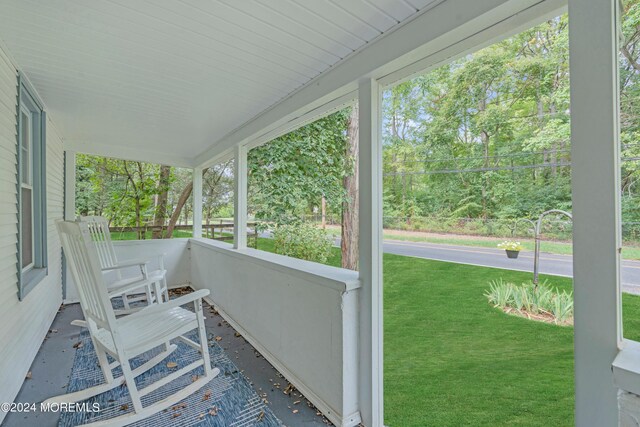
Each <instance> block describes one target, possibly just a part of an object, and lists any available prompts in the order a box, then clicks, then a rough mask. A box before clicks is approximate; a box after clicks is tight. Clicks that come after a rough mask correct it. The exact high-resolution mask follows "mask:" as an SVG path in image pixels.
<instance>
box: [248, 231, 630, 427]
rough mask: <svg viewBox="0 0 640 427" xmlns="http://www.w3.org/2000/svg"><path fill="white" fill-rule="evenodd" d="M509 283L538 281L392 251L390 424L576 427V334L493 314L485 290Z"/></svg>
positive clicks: (387, 376)
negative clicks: (500, 280)
mask: <svg viewBox="0 0 640 427" xmlns="http://www.w3.org/2000/svg"><path fill="white" fill-rule="evenodd" d="M259 248H260V249H263V250H272V249H273V245H272V242H270V241H269V240H266V239H261V241H260V243H259ZM329 263H330V264H332V265H339V263H340V253H339V250H338V249H337V248H335V249H334V252H333V254H332V257H331V259H330V260H329ZM500 277H501V278H503V279H505V280H509V281H513V282H516V283H520V282H523V281H527V280H529V279H530V278H531V275H530V274H528V273H522V272H514V271H508V270H500V269H494V268H485V267H476V266H469V265H462V264H453V263H447V262H441V261H431V260H425V259H417V258H409V257H403V256H399V255H391V254H385V255H384V331H385V336H384V369H385V372H384V383H385V389H384V393H385V397H384V402H385V425H388V426H390V427H405V426H462V425H470V426H481V425H486V426H498V425H499V426H512V425H521V426H570V425H573V397H574V384H573V328H572V327H560V326H555V325H550V324H545V323H540V322H533V321H529V320H527V319H523V318H518V317H514V316H509V315H506V314H504V313H502V312H501V311H500V310H498V309H495V308H492V307H491V306H490V305H489V304H488V303H487V300H486V298H485V297H484V295H483V294H484V291H485V289H487V287H488V285H487V283H488V282H489V281H490V280H493V279H496V278H500ZM542 278H543V279H547V280H548V281H549V283H550V284H551V285H552V286H558V287H560V288H562V289H570V288H571V279H567V278H560V277H553V276H544V277H542ZM623 309H624V312H625V316H624V326H625V331H626V332H625V336H626V337H627V338H631V339H636V340H640V298H639V297H636V296H631V295H626V294H625V295H624V297H623Z"/></svg>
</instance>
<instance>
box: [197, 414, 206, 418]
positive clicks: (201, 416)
mask: <svg viewBox="0 0 640 427" xmlns="http://www.w3.org/2000/svg"><path fill="white" fill-rule="evenodd" d="M206 415H207V414H200V415H198V418H199V419H203V418H204V417H205V416H206Z"/></svg>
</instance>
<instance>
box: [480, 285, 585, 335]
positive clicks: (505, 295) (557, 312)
mask: <svg viewBox="0 0 640 427" xmlns="http://www.w3.org/2000/svg"><path fill="white" fill-rule="evenodd" d="M485 296H486V297H487V299H488V300H489V303H491V304H493V306H494V307H499V308H501V309H503V310H504V311H506V312H508V313H513V314H519V315H521V316H525V317H529V318H531V317H532V315H533V316H534V317H535V318H537V319H538V320H548V321H549V320H550V321H553V322H554V323H556V324H559V325H567V324H571V323H572V322H573V293H572V292H566V291H562V292H559V291H558V289H551V288H550V287H549V286H548V285H547V284H546V283H542V284H539V285H537V286H536V285H534V284H533V283H531V282H529V283H523V284H522V285H519V286H518V285H514V284H513V283H508V282H504V281H503V280H502V279H500V280H494V281H492V282H491V283H490V284H489V290H488V291H487V292H486V293H485Z"/></svg>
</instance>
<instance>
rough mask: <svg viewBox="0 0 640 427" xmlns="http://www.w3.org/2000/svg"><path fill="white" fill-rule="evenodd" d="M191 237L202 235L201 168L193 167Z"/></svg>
mask: <svg viewBox="0 0 640 427" xmlns="http://www.w3.org/2000/svg"><path fill="white" fill-rule="evenodd" d="M192 194H193V237H202V168H194V169H193V191H192Z"/></svg>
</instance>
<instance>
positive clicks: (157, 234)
mask: <svg viewBox="0 0 640 427" xmlns="http://www.w3.org/2000/svg"><path fill="white" fill-rule="evenodd" d="M170 177H171V166H166V165H161V166H160V176H159V177H158V203H157V205H156V213H155V217H154V219H153V226H154V229H153V234H152V235H151V238H152V239H162V227H163V226H164V220H165V219H166V217H167V199H168V197H169V184H170V182H169V179H170Z"/></svg>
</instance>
